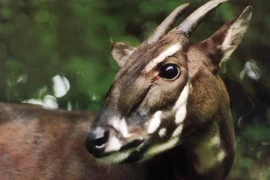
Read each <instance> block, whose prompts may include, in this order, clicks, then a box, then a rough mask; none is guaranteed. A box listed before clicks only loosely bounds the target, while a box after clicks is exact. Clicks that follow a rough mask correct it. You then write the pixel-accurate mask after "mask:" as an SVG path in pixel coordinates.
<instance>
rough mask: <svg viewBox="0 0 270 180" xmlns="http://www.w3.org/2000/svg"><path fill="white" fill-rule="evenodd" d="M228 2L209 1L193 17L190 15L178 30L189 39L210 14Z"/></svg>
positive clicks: (219, 0) (223, 0) (222, 0)
mask: <svg viewBox="0 0 270 180" xmlns="http://www.w3.org/2000/svg"><path fill="white" fill-rule="evenodd" d="M225 1H228V0H212V1H208V2H207V3H205V4H204V5H202V6H201V7H199V8H198V9H197V10H196V11H194V12H193V13H192V14H191V15H189V16H188V17H187V18H186V19H185V20H184V21H183V22H182V23H181V24H180V25H179V26H178V30H179V31H180V32H183V33H185V34H186V35H187V36H188V37H189V36H190V35H191V33H192V31H193V30H194V29H195V28H196V27H197V26H198V24H199V23H200V22H201V21H202V20H203V19H204V18H205V16H206V15H207V14H209V13H210V12H211V11H212V10H214V9H215V8H217V7H218V6H219V5H220V4H222V3H224V2H225Z"/></svg>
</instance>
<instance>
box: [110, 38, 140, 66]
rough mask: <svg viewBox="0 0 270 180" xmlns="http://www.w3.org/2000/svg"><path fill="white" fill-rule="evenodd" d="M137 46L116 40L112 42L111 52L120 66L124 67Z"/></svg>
mask: <svg viewBox="0 0 270 180" xmlns="http://www.w3.org/2000/svg"><path fill="white" fill-rule="evenodd" d="M136 49H137V48H135V47H133V46H130V45H128V44H126V43H123V42H115V43H113V44H112V47H111V54H112V56H113V58H114V60H115V61H116V63H117V64H118V66H119V67H122V66H123V65H125V64H126V62H127V61H128V59H129V57H130V56H131V54H132V53H133V52H134V51H135V50H136Z"/></svg>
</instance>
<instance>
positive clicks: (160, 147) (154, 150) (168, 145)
mask: <svg viewBox="0 0 270 180" xmlns="http://www.w3.org/2000/svg"><path fill="white" fill-rule="evenodd" d="M178 142H179V139H178V138H173V139H170V140H169V141H167V142H164V143H160V144H156V145H155V146H153V147H151V148H150V149H149V150H148V151H146V152H145V154H144V156H143V158H142V159H141V160H140V161H139V162H143V161H145V160H148V159H150V158H151V157H153V156H155V155H157V154H159V153H161V152H164V151H166V150H169V149H172V148H173V147H175V146H176V144H177V143H178Z"/></svg>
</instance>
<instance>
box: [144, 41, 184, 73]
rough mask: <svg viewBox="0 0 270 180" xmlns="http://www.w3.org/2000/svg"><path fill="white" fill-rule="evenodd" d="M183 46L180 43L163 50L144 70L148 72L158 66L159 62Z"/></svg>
mask: <svg viewBox="0 0 270 180" xmlns="http://www.w3.org/2000/svg"><path fill="white" fill-rule="evenodd" d="M181 48H182V46H181V44H180V43H177V44H174V45H172V46H170V47H169V48H167V49H166V50H165V51H163V52H162V53H161V54H159V55H158V56H157V57H156V58H155V59H153V60H152V61H151V62H150V63H149V64H147V66H146V67H145V69H144V71H145V72H146V73H148V72H150V71H151V70H152V69H153V68H154V67H156V65H157V64H159V63H161V62H162V61H164V60H165V59H166V58H167V57H168V56H171V55H173V54H174V53H176V52H177V51H179V50H180V49H181Z"/></svg>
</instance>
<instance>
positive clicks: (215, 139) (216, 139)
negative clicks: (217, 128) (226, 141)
mask: <svg viewBox="0 0 270 180" xmlns="http://www.w3.org/2000/svg"><path fill="white" fill-rule="evenodd" d="M210 145H212V146H216V147H219V146H220V137H219V136H218V135H216V136H214V137H213V138H212V139H211V140H210Z"/></svg>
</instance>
